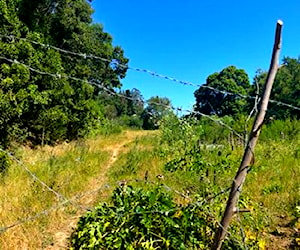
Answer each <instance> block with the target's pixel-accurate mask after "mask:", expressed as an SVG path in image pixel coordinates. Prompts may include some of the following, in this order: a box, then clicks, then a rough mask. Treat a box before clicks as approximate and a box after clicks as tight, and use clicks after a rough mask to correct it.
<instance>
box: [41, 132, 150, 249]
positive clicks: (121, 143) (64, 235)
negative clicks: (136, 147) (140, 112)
mask: <svg viewBox="0 0 300 250" xmlns="http://www.w3.org/2000/svg"><path fill="white" fill-rule="evenodd" d="M147 134H149V132H148V131H125V132H124V133H123V134H122V136H120V139H118V140H117V141H114V142H112V143H111V144H110V145H106V146H105V147H104V148H102V149H101V150H102V151H108V152H110V155H111V156H110V158H109V160H108V163H107V164H106V165H104V166H101V169H99V171H100V173H99V175H98V176H97V177H96V178H93V179H92V180H91V181H90V182H89V183H88V184H87V185H86V190H87V191H88V190H96V189H97V188H101V187H102V186H103V184H105V183H108V176H107V174H108V171H109V169H110V168H111V167H112V166H113V164H114V163H115V162H116V160H117V159H118V156H119V155H120V154H121V153H123V152H125V151H126V145H128V144H130V143H131V142H133V141H134V140H135V139H137V138H138V137H139V136H143V135H147ZM96 198H97V192H95V194H94V195H92V196H87V197H83V198H82V199H80V202H79V203H80V206H82V207H89V206H91V205H92V204H94V202H95V201H96ZM83 213H84V211H78V212H77V214H76V215H75V216H72V217H69V218H68V219H67V220H66V221H65V223H64V225H61V227H60V230H59V231H58V232H56V233H54V235H53V242H52V244H51V245H50V246H47V247H46V248H43V249H47V250H54V249H67V248H68V237H69V236H70V234H71V232H72V229H73V228H75V227H76V224H77V221H78V219H79V218H80V216H81V215H82V214H83Z"/></svg>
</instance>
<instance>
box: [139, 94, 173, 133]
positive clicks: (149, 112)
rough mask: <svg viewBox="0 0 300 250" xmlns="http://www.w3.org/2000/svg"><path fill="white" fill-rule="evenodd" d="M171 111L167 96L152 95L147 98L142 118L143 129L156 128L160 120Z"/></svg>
mask: <svg viewBox="0 0 300 250" xmlns="http://www.w3.org/2000/svg"><path fill="white" fill-rule="evenodd" d="M170 113H172V106H171V101H170V99H168V98H167V97H159V96H153V97H151V98H150V99H149V100H147V107H146V108H145V110H144V112H143V114H142V118H143V128H144V129H158V128H159V123H160V121H161V120H162V119H163V118H164V117H165V116H166V115H168V114H170Z"/></svg>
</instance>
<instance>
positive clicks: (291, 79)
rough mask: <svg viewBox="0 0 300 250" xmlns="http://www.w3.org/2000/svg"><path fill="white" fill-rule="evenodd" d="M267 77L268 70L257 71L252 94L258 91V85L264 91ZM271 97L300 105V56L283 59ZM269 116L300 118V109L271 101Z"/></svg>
mask: <svg viewBox="0 0 300 250" xmlns="http://www.w3.org/2000/svg"><path fill="white" fill-rule="evenodd" d="M266 77H267V72H264V71H258V72H257V74H256V76H255V78H254V83H255V84H254V85H253V87H252V90H251V94H252V95H254V93H255V91H256V88H255V86H256V85H258V86H260V88H259V89H260V92H262V90H263V84H264V83H265V80H266ZM271 99H273V100H276V101H278V102H283V103H288V104H291V105H293V106H296V107H300V58H290V57H285V58H284V59H283V63H282V65H281V67H280V68H279V70H278V72H277V75H276V78H275V81H274V84H273V89H272V93H271ZM268 116H272V117H273V118H275V119H287V118H297V119H299V118H300V111H299V110H296V109H293V108H288V107H286V106H283V105H278V104H276V103H272V102H271V103H270V104H269V108H268Z"/></svg>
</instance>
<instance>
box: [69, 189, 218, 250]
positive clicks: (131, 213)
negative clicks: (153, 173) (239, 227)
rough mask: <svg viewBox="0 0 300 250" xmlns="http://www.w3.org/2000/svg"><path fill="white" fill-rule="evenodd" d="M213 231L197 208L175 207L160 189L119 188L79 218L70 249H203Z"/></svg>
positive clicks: (206, 216)
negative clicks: (106, 199)
mask: <svg viewBox="0 0 300 250" xmlns="http://www.w3.org/2000/svg"><path fill="white" fill-rule="evenodd" d="M214 230H215V223H214V221H213V219H212V218H211V217H210V216H208V215H207V214H206V213H205V212H204V207H202V206H200V205H197V204H196V205H195V204H188V205H186V206H180V205H177V204H176V203H175V202H174V201H173V200H172V198H171V196H170V195H169V194H168V193H166V192H165V190H164V191H163V190H162V189H161V188H160V187H156V188H154V189H153V190H150V191H144V190H142V189H137V188H133V187H131V186H123V187H119V188H117V189H116V190H115V191H114V193H113V196H112V200H111V202H110V203H102V204H100V205H98V206H97V207H96V208H95V210H93V211H90V212H88V213H87V214H86V215H85V216H83V217H81V219H80V220H79V222H78V228H77V230H76V231H75V232H73V234H72V236H71V249H196V248H197V249H207V248H208V247H209V246H210V244H211V241H212V235H213V232H214Z"/></svg>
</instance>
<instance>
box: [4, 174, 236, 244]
mask: <svg viewBox="0 0 300 250" xmlns="http://www.w3.org/2000/svg"><path fill="white" fill-rule="evenodd" d="M132 182H143V183H145V184H154V185H158V186H162V187H164V188H165V189H166V190H168V191H171V192H174V193H175V194H177V195H179V196H182V197H184V198H185V199H188V200H189V201H190V202H189V203H187V204H186V205H188V206H196V207H201V208H202V209H204V205H205V204H209V202H210V201H211V200H213V199H215V198H216V197H218V196H220V195H223V194H226V193H228V192H229V191H230V188H227V189H224V190H221V191H220V192H219V193H217V194H214V195H213V196H210V197H208V198H204V197H201V198H202V200H201V201H199V200H196V201H194V202H191V201H192V200H193V199H192V198H191V197H189V196H186V195H185V194H183V193H182V192H180V191H178V190H176V189H174V188H172V187H170V186H168V185H166V184H165V183H161V181H159V182H154V181H150V180H145V179H130V180H122V181H118V182H116V184H117V186H121V187H122V186H123V187H125V186H127V185H128V184H129V183H132ZM110 188H112V185H111V184H108V183H107V184H104V185H102V186H101V187H99V188H96V189H93V190H89V191H86V192H83V193H80V194H77V195H75V196H73V197H71V198H70V199H67V200H65V201H63V202H60V203H58V204H56V205H54V206H52V207H50V208H48V209H45V210H43V211H41V212H39V213H37V214H35V215H33V216H29V217H26V218H22V219H20V220H18V221H16V222H14V223H12V224H10V225H8V226H3V227H0V234H1V233H4V232H6V231H7V230H9V229H12V228H14V227H17V226H21V225H23V224H26V223H29V222H32V221H34V220H37V219H39V218H40V217H43V216H47V215H49V214H50V213H51V212H53V211H55V210H57V209H60V208H62V207H64V206H66V205H67V204H68V203H70V204H74V202H76V201H77V200H79V199H81V198H83V197H85V196H88V195H91V194H94V193H99V192H101V191H104V190H105V189H110ZM81 207H82V206H81ZM182 208H183V207H182V206H177V207H176V208H172V209H168V210H163V211H162V210H150V211H143V212H137V211H136V212H132V213H131V214H132V215H133V214H137V215H139V214H162V215H165V214H170V213H172V212H176V211H179V210H181V209H182ZM84 210H85V211H89V210H90V208H85V209H84ZM205 212H206V213H207V214H208V215H209V216H210V217H211V218H214V219H215V215H213V214H212V213H211V212H210V211H209V210H207V209H206V210H205ZM215 222H216V223H217V224H218V226H220V227H222V225H221V224H220V223H219V221H218V220H217V219H215ZM226 231H227V230H226ZM227 234H228V235H229V236H231V237H232V239H233V240H235V241H236V242H238V243H240V242H239V241H238V240H237V239H236V238H235V237H233V235H232V234H231V233H230V232H229V231H227Z"/></svg>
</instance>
